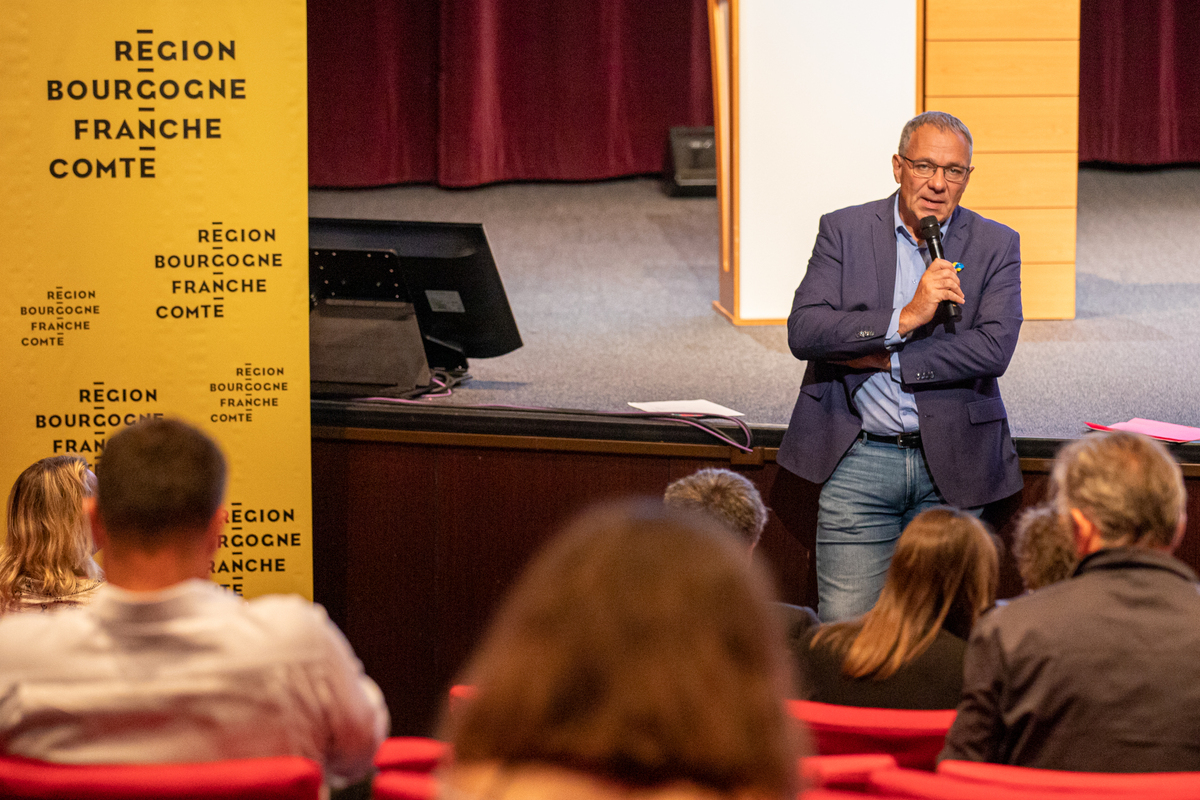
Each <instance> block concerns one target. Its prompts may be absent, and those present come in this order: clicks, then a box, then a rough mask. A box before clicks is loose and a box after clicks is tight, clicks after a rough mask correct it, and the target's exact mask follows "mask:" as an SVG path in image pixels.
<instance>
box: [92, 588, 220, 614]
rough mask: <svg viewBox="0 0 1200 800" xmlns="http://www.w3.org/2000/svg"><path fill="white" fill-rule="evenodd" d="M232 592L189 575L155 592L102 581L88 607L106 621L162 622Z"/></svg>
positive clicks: (187, 612)
mask: <svg viewBox="0 0 1200 800" xmlns="http://www.w3.org/2000/svg"><path fill="white" fill-rule="evenodd" d="M225 595H228V596H229V597H231V598H233V597H236V595H233V594H232V593H230V592H227V590H225V589H222V588H221V587H220V586H218V585H216V584H215V583H212V582H211V581H206V580H202V579H200V578H193V579H191V580H186V581H183V582H182V583H177V584H175V585H174V586H169V587H167V588H165V589H160V590H159V591H155V592H131V591H128V590H126V589H122V588H120V587H118V586H114V585H112V584H111V583H106V584H105V585H104V586H101V587H100V588H99V589H98V590H97V591H96V599H95V600H94V601H93V602H92V604H91V606H90V609H91V611H92V613H93V614H95V615H96V616H97V617H99V618H100V619H104V620H108V621H110V622H132V623H138V622H141V623H149V622H162V621H166V620H170V619H174V618H177V617H180V616H185V615H188V614H189V613H192V612H194V611H195V609H196V608H198V607H199V606H202V605H203V604H205V603H207V602H212V601H213V600H219V599H220V598H222V597H223V596H225Z"/></svg>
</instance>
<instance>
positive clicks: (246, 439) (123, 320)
mask: <svg viewBox="0 0 1200 800" xmlns="http://www.w3.org/2000/svg"><path fill="white" fill-rule="evenodd" d="M305 22H306V20H305V4H304V2H303V0H270V2H265V1H264V2H253V3H250V2H244V0H228V1H226V2H222V1H221V0H204V2H196V1H193V2H182V1H180V0H162V1H160V2H149V1H147V0H129V1H127V2H121V3H108V2H96V0H56V2H45V1H44V0H5V3H4V13H3V14H0V54H2V56H0V109H2V110H0V115H2V116H0V174H3V176H4V187H3V190H0V204H2V205H0V208H2V209H3V224H2V226H0V285H3V286H4V290H5V291H4V295H5V297H4V300H3V301H2V302H0V353H3V364H4V377H5V379H6V380H7V381H8V387H7V390H6V395H7V396H8V398H9V399H8V401H7V405H8V410H9V413H8V414H7V415H6V416H7V421H6V424H5V425H4V426H3V428H2V429H0V431H2V432H0V486H2V487H3V492H4V494H5V495H7V492H8V487H10V486H11V485H12V482H13V480H14V479H15V478H16V476H17V475H18V474H19V473H20V472H21V470H23V469H24V468H25V467H26V466H28V465H29V464H31V463H33V462H34V461H36V460H38V459H39V458H43V457H45V456H49V455H55V454H63V453H78V454H80V455H82V456H84V457H86V458H87V459H88V461H89V463H91V464H93V465H94V464H96V463H97V462H99V461H101V460H102V459H103V454H104V443H105V441H106V439H107V438H108V437H109V436H111V435H112V434H113V433H114V432H115V431H116V430H117V429H118V428H120V427H121V426H123V425H128V424H130V423H131V422H134V421H136V420H138V419H141V418H144V417H147V416H178V417H182V418H184V419H187V420H189V421H191V422H193V423H195V424H197V425H199V426H200V427H201V428H203V429H205V430H207V431H208V432H209V433H211V434H212V435H213V436H214V437H215V438H216V439H217V440H218V441H219V442H220V443H221V445H222V447H223V448H224V450H225V453H226V455H227V457H228V458H229V464H230V488H229V495H228V503H229V509H230V517H229V524H228V525H227V526H226V542H225V544H226V546H225V547H224V548H222V550H221V551H220V552H219V553H218V555H217V558H216V560H215V561H214V563H213V567H212V569H213V575H212V577H213V579H214V580H215V581H217V582H218V583H221V584H223V585H225V586H228V587H230V588H232V589H234V590H235V591H237V592H239V593H241V594H244V595H246V596H255V595H260V594H266V593H274V592H295V593H299V594H302V595H305V596H307V597H310V598H311V597H312V548H311V536H312V499H311V489H310V482H311V468H310V457H311V445H310V424H309V392H308V387H309V378H308V299H307V298H308V254H307V249H308V194H307V191H308V189H307V135H306V131H307V99H306V69H307V66H306V32H305Z"/></svg>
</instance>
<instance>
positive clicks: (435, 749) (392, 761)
mask: <svg viewBox="0 0 1200 800" xmlns="http://www.w3.org/2000/svg"><path fill="white" fill-rule="evenodd" d="M449 752H450V745H448V744H446V743H445V742H442V741H439V740H437V739H427V738H426V737H424V736H393V737H391V738H389V739H385V740H384V741H383V744H381V745H380V746H379V749H378V750H377V751H375V768H376V769H381V770H382V769H398V770H404V771H406V772H433V771H434V770H435V769H436V768H437V765H438V764H439V763H440V762H441V760H442V758H443V757H444V756H445V755H446V754H447V753H449Z"/></svg>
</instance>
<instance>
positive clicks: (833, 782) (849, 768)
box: [800, 753, 896, 792]
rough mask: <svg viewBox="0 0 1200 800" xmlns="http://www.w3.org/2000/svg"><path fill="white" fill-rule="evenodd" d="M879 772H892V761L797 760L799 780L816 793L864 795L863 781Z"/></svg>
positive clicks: (879, 756) (871, 756) (876, 756)
mask: <svg viewBox="0 0 1200 800" xmlns="http://www.w3.org/2000/svg"><path fill="white" fill-rule="evenodd" d="M881 769H896V759H895V758H893V757H892V756H889V755H886V754H884V753H866V754H863V755H848V756H806V757H804V758H802V759H800V777H801V778H803V779H804V783H805V784H806V785H808V786H811V787H813V788H817V789H841V790H846V791H854V792H865V791H866V790H867V778H868V777H870V775H871V773H872V772H877V771H878V770H881Z"/></svg>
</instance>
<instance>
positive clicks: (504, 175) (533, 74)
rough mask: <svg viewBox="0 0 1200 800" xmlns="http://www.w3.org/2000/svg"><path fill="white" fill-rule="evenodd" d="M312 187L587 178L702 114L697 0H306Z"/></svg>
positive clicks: (641, 169) (653, 161)
mask: <svg viewBox="0 0 1200 800" xmlns="http://www.w3.org/2000/svg"><path fill="white" fill-rule="evenodd" d="M308 9H309V11H308V14H309V183H310V185H313V186H347V187H348V186H377V185H385V184H390V183H405V182H417V183H422V182H430V181H433V182H436V183H438V184H440V185H443V186H477V185H479V184H483V183H491V182H494V181H506V180H594V179H600V178H611V177H616V176H619V175H633V174H640V173H647V172H657V171H659V170H661V169H662V166H663V156H664V153H665V150H666V136H667V129H668V128H670V127H671V126H672V125H711V124H712V114H713V111H712V88H711V84H712V76H711V68H710V66H709V55H708V52H709V51H708V20H707V11H706V5H705V0H654V2H646V0H440V2H433V1H432V0H427V1H426V2H419V0H353V2H344V0H336V1H335V0H310V2H309V5H308Z"/></svg>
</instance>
